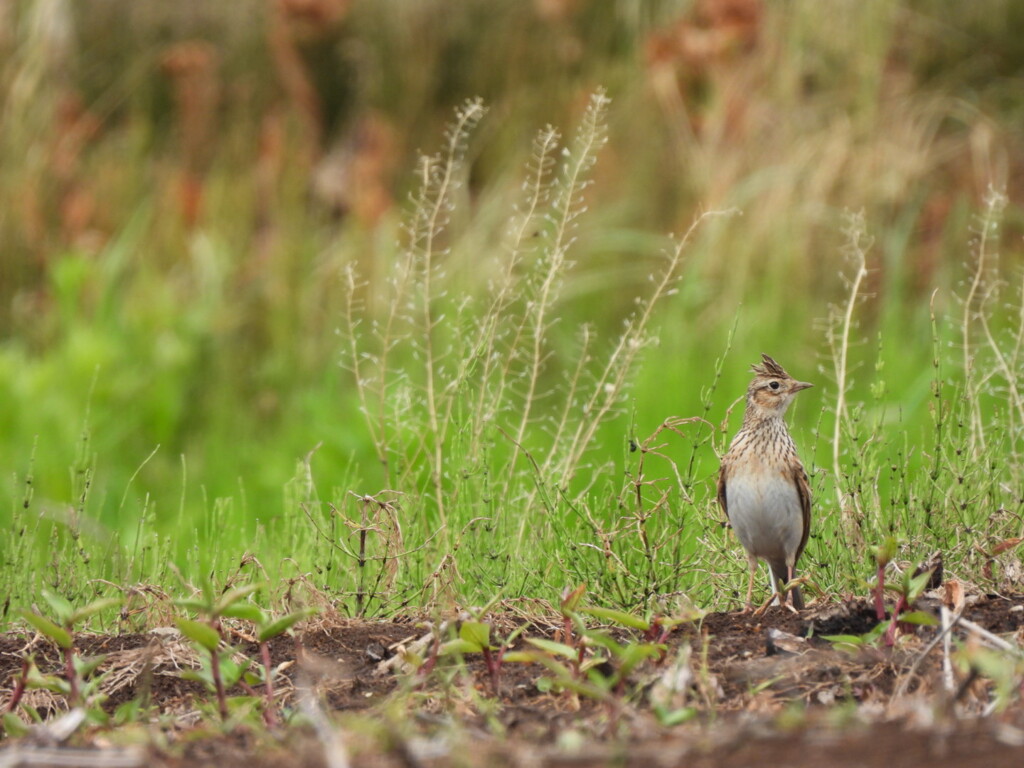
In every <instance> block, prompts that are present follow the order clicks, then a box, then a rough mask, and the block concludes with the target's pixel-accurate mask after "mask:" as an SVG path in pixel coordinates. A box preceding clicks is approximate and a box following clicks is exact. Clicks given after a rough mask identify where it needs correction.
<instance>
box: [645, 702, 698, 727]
mask: <svg viewBox="0 0 1024 768" xmlns="http://www.w3.org/2000/svg"><path fill="white" fill-rule="evenodd" d="M654 714H655V715H657V716H658V722H659V723H661V724H662V725H663V726H666V727H669V728H671V727H672V726H673V725H680V724H681V723H685V722H686V721H688V720H692V719H693V718H694V717H696V716H697V710H696V708H695V707H683V708H681V709H667V708H665V707H654Z"/></svg>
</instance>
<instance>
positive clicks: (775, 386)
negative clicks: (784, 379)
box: [768, 381, 779, 389]
mask: <svg viewBox="0 0 1024 768" xmlns="http://www.w3.org/2000/svg"><path fill="white" fill-rule="evenodd" d="M768 386H769V387H771V388H772V389H778V388H779V382H777V381H773V382H772V383H771V384H769V385H768Z"/></svg>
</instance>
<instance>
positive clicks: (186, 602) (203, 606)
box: [174, 597, 213, 613]
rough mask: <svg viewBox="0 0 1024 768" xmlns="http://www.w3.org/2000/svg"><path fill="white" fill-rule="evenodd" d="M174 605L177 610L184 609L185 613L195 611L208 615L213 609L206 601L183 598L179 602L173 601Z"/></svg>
mask: <svg viewBox="0 0 1024 768" xmlns="http://www.w3.org/2000/svg"><path fill="white" fill-rule="evenodd" d="M174 604H175V605H176V606H178V607H179V608H184V609H185V610H186V611H195V612H196V613H210V612H211V609H212V607H213V606H212V605H211V604H210V603H208V602H207V601H206V600H200V599H198V598H194V597H183V598H181V599H180V600H175V601H174Z"/></svg>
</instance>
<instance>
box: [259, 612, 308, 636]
mask: <svg viewBox="0 0 1024 768" xmlns="http://www.w3.org/2000/svg"><path fill="white" fill-rule="evenodd" d="M316 613H317V610H316V608H303V609H302V610H301V611H295V612H294V613H289V614H288V615H287V616H282V617H281V618H279V619H275V620H274V621H272V622H270V623H269V624H267V625H266V626H264V627H263V628H262V629H261V630H260V632H259V635H258V636H257V638H258V640H259V641H260V642H261V643H263V642H266V641H267V640H270V639H271V638H273V637H277V636H278V635H283V634H284V633H285V632H287V631H288V630H289V629H291V628H292V627H293V626H294V625H295V624H297V623H298V622H300V621H302V620H303V619H305V618H308V617H310V616H314V615H316Z"/></svg>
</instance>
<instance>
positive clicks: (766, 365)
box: [750, 352, 790, 379]
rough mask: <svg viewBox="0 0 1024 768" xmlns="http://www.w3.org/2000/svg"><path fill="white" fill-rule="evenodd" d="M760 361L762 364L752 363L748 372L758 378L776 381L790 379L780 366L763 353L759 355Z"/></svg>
mask: <svg viewBox="0 0 1024 768" xmlns="http://www.w3.org/2000/svg"><path fill="white" fill-rule="evenodd" d="M761 360H762V361H763V362H762V363H760V364H758V363H754V364H753V365H752V366H750V370H751V371H753V372H754V373H756V374H757V375H758V376H770V377H772V378H776V379H788V378H789V377H790V376H789V374H788V373H786V371H785V369H783V367H782V366H781V365H779V364H778V363H776V362H775V361H774V360H772V358H770V357H768V355H766V354H764V353H763V352H762V353H761Z"/></svg>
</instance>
